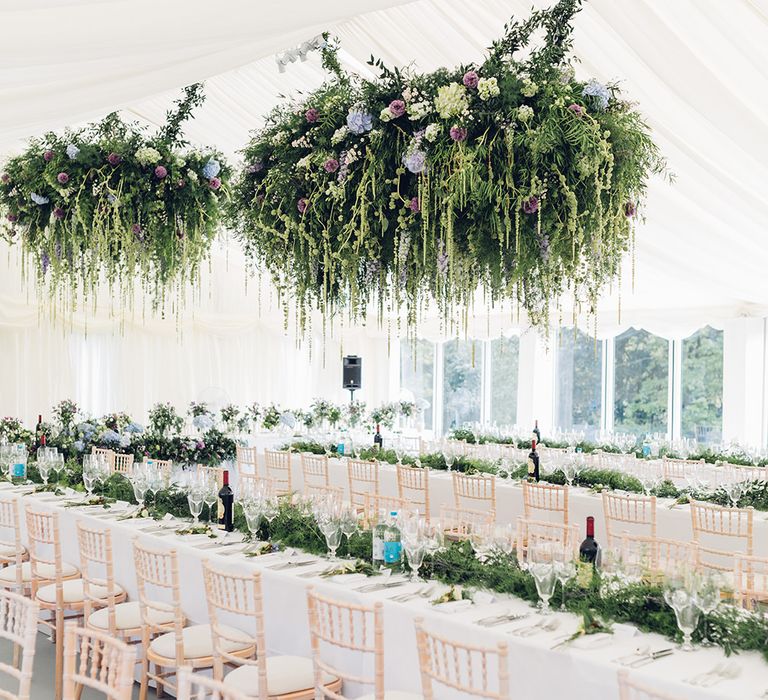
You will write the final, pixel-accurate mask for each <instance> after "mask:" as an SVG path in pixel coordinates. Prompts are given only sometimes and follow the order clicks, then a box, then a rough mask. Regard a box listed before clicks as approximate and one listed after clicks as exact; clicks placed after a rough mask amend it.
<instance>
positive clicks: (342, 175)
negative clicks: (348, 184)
mask: <svg viewBox="0 0 768 700" xmlns="http://www.w3.org/2000/svg"><path fill="white" fill-rule="evenodd" d="M348 172H349V166H348V165H347V152H346V151H342V152H341V153H340V154H339V172H338V173H336V180H337V181H338V182H344V180H346V179H347V173H348Z"/></svg>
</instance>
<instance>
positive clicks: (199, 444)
mask: <svg viewBox="0 0 768 700" xmlns="http://www.w3.org/2000/svg"><path fill="white" fill-rule="evenodd" d="M195 447H196V448H197V449H198V450H204V449H205V442H204V441H203V440H198V441H197V442H196V443H195Z"/></svg>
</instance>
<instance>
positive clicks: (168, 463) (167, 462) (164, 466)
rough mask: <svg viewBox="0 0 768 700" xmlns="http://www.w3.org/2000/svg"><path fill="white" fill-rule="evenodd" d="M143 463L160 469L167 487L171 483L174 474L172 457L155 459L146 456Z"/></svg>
mask: <svg viewBox="0 0 768 700" xmlns="http://www.w3.org/2000/svg"><path fill="white" fill-rule="evenodd" d="M142 465H144V466H151V467H153V468H155V469H158V470H160V473H161V474H162V475H163V484H165V486H166V487H167V486H168V485H169V484H170V483H171V475H172V474H173V460H172V459H153V458H152V457H145V458H144V461H143V462H142Z"/></svg>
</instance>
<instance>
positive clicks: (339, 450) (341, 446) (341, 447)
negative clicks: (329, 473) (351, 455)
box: [336, 442, 344, 455]
mask: <svg viewBox="0 0 768 700" xmlns="http://www.w3.org/2000/svg"><path fill="white" fill-rule="evenodd" d="M336 453H337V454H340V455H343V454H344V443H343V442H340V443H339V444H338V445H337V446H336Z"/></svg>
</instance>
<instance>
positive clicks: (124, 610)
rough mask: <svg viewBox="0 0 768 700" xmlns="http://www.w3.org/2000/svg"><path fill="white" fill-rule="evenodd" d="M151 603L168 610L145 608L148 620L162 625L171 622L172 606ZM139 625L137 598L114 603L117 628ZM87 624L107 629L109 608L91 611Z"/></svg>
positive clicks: (127, 628)
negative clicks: (128, 601) (127, 601)
mask: <svg viewBox="0 0 768 700" xmlns="http://www.w3.org/2000/svg"><path fill="white" fill-rule="evenodd" d="M152 605H153V606H155V605H156V606H158V607H159V606H162V607H163V608H167V610H168V612H165V611H164V610H157V609H155V608H154V607H150V608H148V609H147V614H148V615H149V619H150V621H152V622H153V623H154V624H156V625H164V624H166V623H168V622H173V619H174V615H173V607H172V606H170V605H167V606H166V605H164V604H162V603H156V602H154V603H152ZM141 625H142V621H141V607H140V606H139V601H138V600H134V601H131V602H130V603H118V604H117V605H115V626H116V627H117V629H119V630H132V629H136V628H138V627H141ZM88 626H89V627H96V628H97V629H102V630H106V629H109V610H108V609H107V608H101V609H100V610H97V611H96V612H93V613H91V616H90V617H89V618H88Z"/></svg>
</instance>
